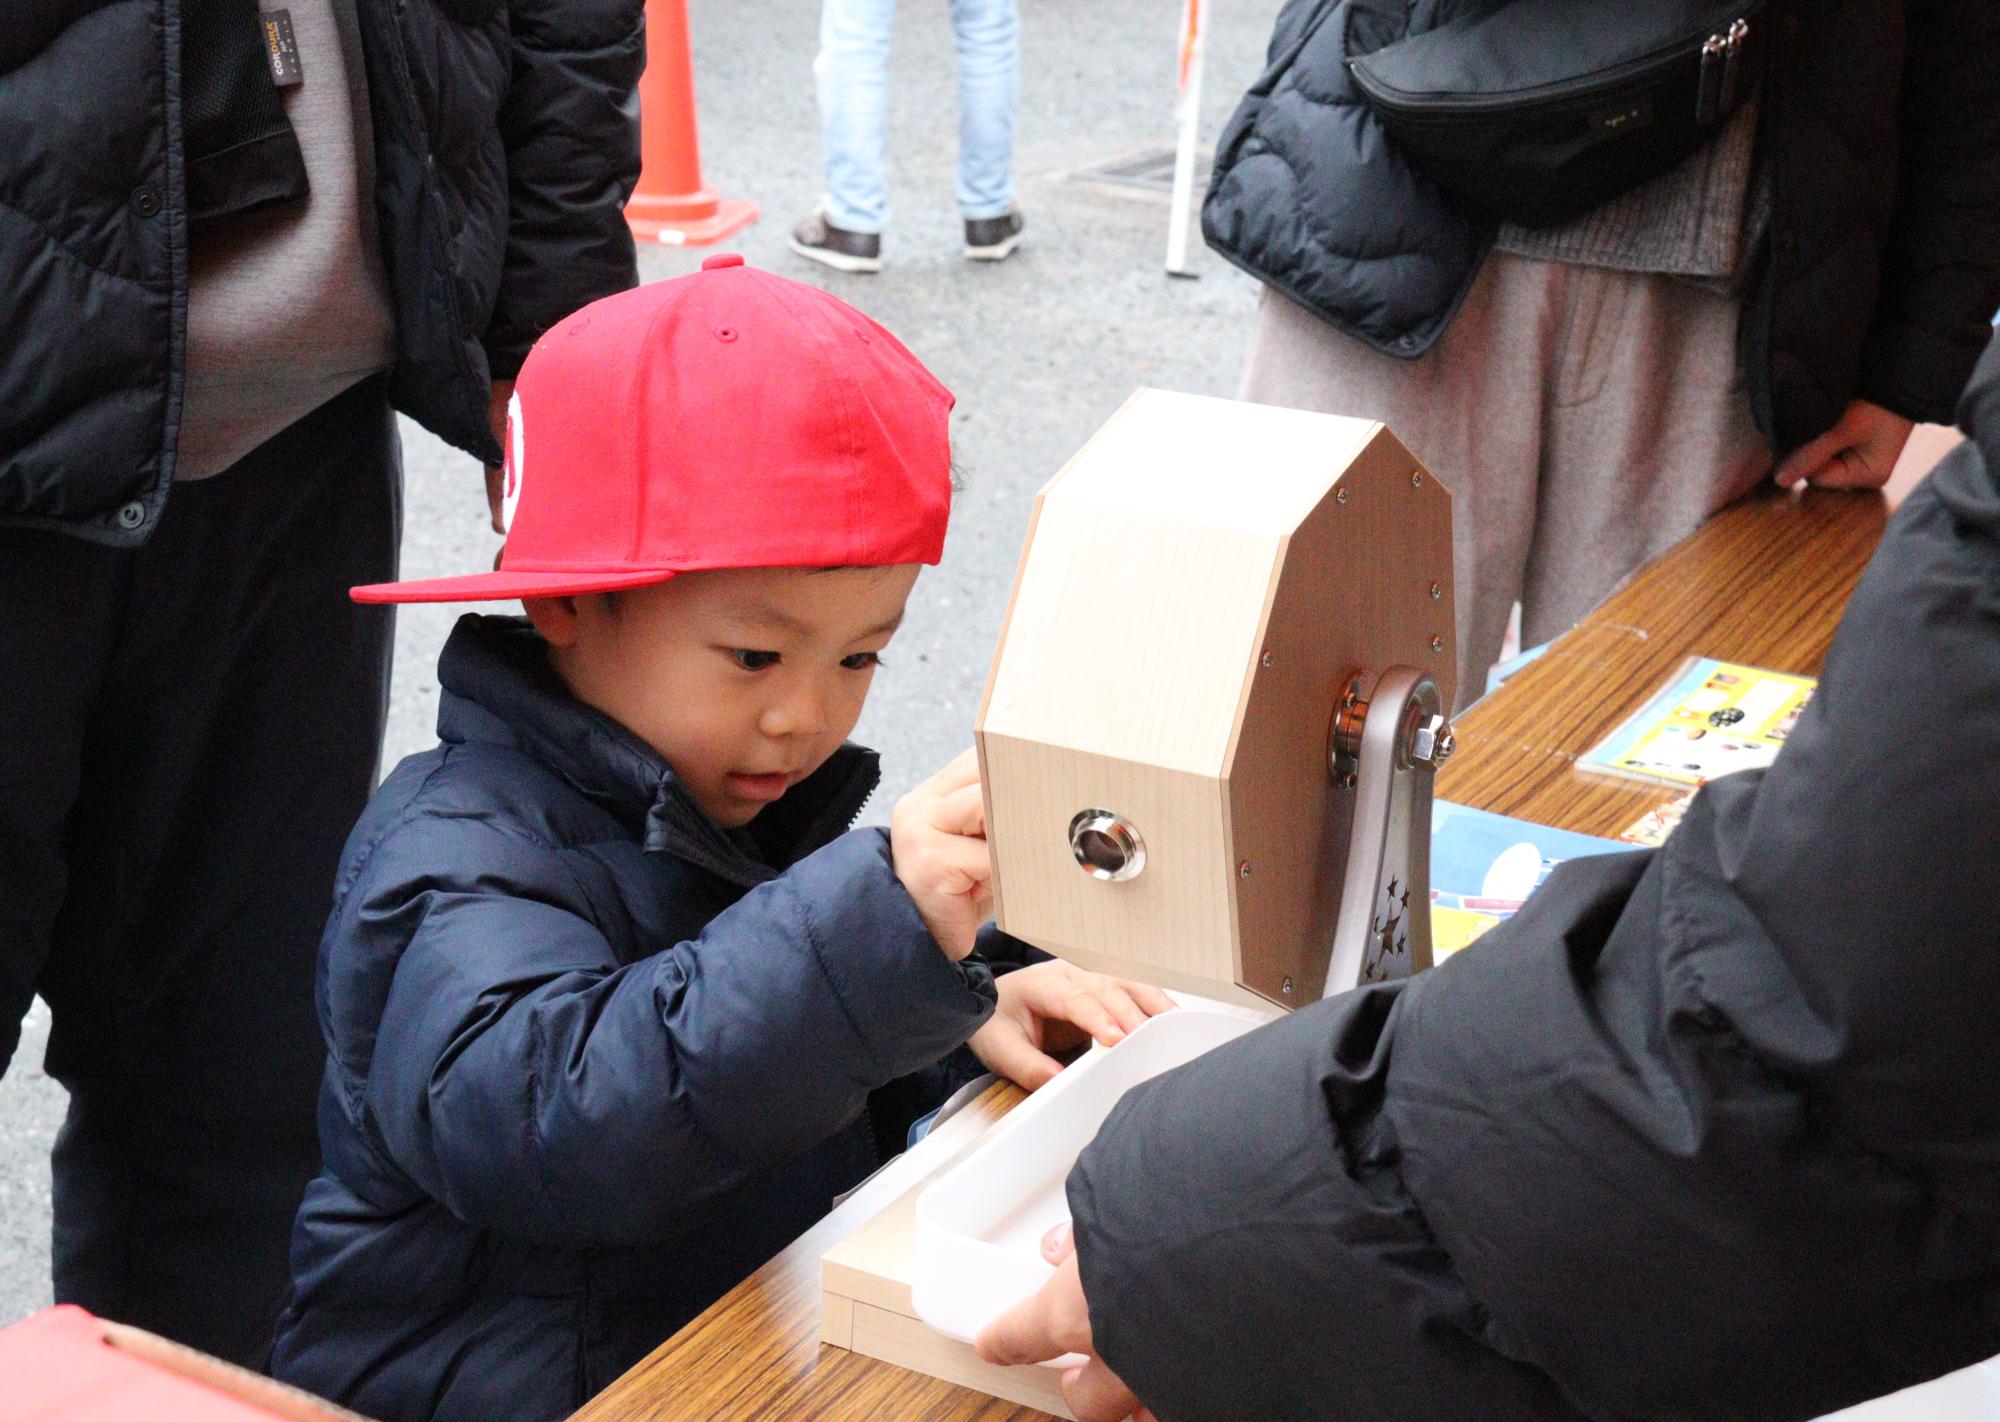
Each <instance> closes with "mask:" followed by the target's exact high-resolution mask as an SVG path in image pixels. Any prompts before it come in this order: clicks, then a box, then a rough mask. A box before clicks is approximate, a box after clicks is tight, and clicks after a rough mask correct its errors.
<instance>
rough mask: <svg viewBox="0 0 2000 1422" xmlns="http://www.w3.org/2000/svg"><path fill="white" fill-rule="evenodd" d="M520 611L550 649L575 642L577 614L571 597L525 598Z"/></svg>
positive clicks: (574, 601) (573, 599) (522, 600)
mask: <svg viewBox="0 0 2000 1422" xmlns="http://www.w3.org/2000/svg"><path fill="white" fill-rule="evenodd" d="M521 610H522V611H524V612H526V613H527V614H528V621H530V622H532V623H534V624H535V630H536V631H537V632H539V633H541V634H542V640H543V641H544V642H547V643H548V644H549V645H550V646H551V647H567V646H571V645H572V644H574V643H575V641H576V630H577V612H576V599H575V598H573V597H525V598H522V599H521Z"/></svg>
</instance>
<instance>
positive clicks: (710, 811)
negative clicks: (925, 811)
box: [527, 564, 918, 829]
mask: <svg viewBox="0 0 2000 1422" xmlns="http://www.w3.org/2000/svg"><path fill="white" fill-rule="evenodd" d="M917 572H918V569H917V566H916V565H915V564H908V565H904V566H900V567H888V568H841V569H836V570H832V571H816V570H812V569H804V568H742V569H726V570H719V571H715V572H705V573H683V574H682V575H680V576H679V577H677V578H673V579H671V580H670V581H668V582H664V583H659V584H656V585H655V586H652V587H646V588H637V589H634V590H632V591H630V592H626V593H622V594H619V595H618V597H617V598H615V599H607V598H605V597H603V596H586V597H577V598H546V599H540V598H538V599H534V600H532V601H530V602H529V603H528V604H527V608H528V615H529V616H530V617H531V618H533V620H534V623H535V626H536V627H537V628H539V629H540V631H541V633H542V635H543V637H545V638H546V639H547V640H548V642H549V645H550V647H551V649H552V654H553V657H554V660H555V664H556V669H557V670H558V671H559V672H560V673H561V674H562V677H563V680H564V681H565V682H566V683H568V685H569V688H570V690H571V691H572V692H573V693H574V694H575V695H576V697H577V698H578V699H579V700H581V701H584V702H586V703H588V704H589V705H591V706H595V707H596V708H597V709H598V710H600V711H602V712H604V713H605V714H606V715H607V716H610V717H611V718H612V719H613V720H615V721H617V722H618V723H619V724H620V725H622V726H624V727H625V728H626V729H627V730H629V731H631V732H633V733H634V734H635V735H637V736H638V737H640V739H642V740H644V741H645V742H646V743H647V744H648V745H650V746H652V747H653V749H654V750H656V751H658V752H659V753H660V754H661V755H663V756H665V757H666V759H667V762H668V764H670V765H672V766H673V768H674V772H675V774H676V775H677V776H679V778H680V781H681V784H682V785H684V786H685V787H686V788H687V791H688V793H689V794H690V795H691V796H693V798H694V802H695V803H696V804H697V805H699V806H700V807H701V809H702V812H703V813H704V814H706V815H707V816H708V817H709V818H710V819H712V820H714V821H715V822H716V823H717V824H718V825H721V826H722V827H723V828H725V829H736V828H739V827H740V826H743V825H746V824H748V823H749V822H750V821H751V820H753V819H755V818H756V816H757V813H758V811H760V810H762V809H763V808H764V807H765V806H766V805H768V804H770V803H771V802H772V801H774V800H776V799H777V798H778V797H779V796H781V795H783V794H784V793H785V791H786V790H787V789H788V788H789V787H791V786H792V785H795V784H797V783H798V782H799V781H800V780H803V779H804V778H805V777H806V776H808V775H810V774H812V772H813V771H815V770H817V769H819V767H820V766H821V765H823V764H825V762H826V758H827V757H828V756H830V755H832V754H833V752H834V751H835V750H836V749H838V748H839V746H840V744H841V742H843V741H844V740H846V739H847V736H848V733H849V732H850V731H852V730H853V729H854V723H855V721H856V720H857V719H859V718H860V715H861V704H862V702H863V701H865V700H866V699H867V697H868V687H869V683H870V682H872V681H873V680H874V675H875V666H876V658H877V653H879V652H880V651H881V650H882V649H883V648H884V647H886V646H887V645H888V644H889V638H890V637H891V636H892V635H893V634H894V632H895V630H896V627H897V625H898V624H899V623H900V622H901V621H902V618H903V604H904V603H905V602H906V601H908V599H909V596H910V589H911V588H912V587H914V586H915V584H916V581H917Z"/></svg>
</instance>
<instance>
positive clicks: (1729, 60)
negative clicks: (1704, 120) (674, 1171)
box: [1716, 20, 1750, 114]
mask: <svg viewBox="0 0 2000 1422" xmlns="http://www.w3.org/2000/svg"><path fill="white" fill-rule="evenodd" d="M1749 38H1750V22H1749V21H1748V20H1738V21H1737V22H1736V23H1735V24H1733V25H1731V26H1730V27H1729V34H1728V35H1727V37H1725V38H1724V40H1723V46H1724V48H1725V49H1727V51H1728V53H1727V54H1725V55H1724V56H1723V60H1722V98H1721V100H1720V101H1719V102H1718V104H1717V106H1716V107H1717V112H1718V114H1726V113H1730V112H1732V111H1733V110H1734V109H1735V107H1736V86H1737V82H1738V81H1739V80H1740V79H1741V78H1742V74H1743V42H1744V41H1745V40H1747V39H1749Z"/></svg>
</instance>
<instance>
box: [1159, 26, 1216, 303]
mask: <svg viewBox="0 0 2000 1422" xmlns="http://www.w3.org/2000/svg"><path fill="white" fill-rule="evenodd" d="M1207 38H1208V0H1184V6H1183V8H1182V11H1181V44H1180V66H1179V70H1180V72H1179V80H1178V83H1177V85H1176V90H1175V117H1176V118H1177V119H1178V120H1179V127H1180V136H1179V141H1178V144H1177V146H1176V148H1175V150H1174V195H1173V201H1172V205H1171V210H1170V212H1169V214H1168V218H1167V275H1168V276H1173V277H1195V276H1199V275H1200V273H1199V272H1194V271H1190V270H1189V269H1188V264H1187V236H1188V219H1189V217H1190V216H1191V213H1192V208H1193V203H1194V160H1195V149H1196V147H1197V145H1198V144H1199V143H1200V141H1201V70H1202V64H1203V61H1204V60H1205V59H1206V58H1207V53H1206V51H1207V48H1208V46H1207V42H1206V41H1207Z"/></svg>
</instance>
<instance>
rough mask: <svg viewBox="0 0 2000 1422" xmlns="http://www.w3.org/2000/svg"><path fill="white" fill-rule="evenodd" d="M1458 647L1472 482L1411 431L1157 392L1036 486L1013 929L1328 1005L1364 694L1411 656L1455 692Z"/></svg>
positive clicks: (997, 696) (1018, 619) (1007, 912)
mask: <svg viewBox="0 0 2000 1422" xmlns="http://www.w3.org/2000/svg"><path fill="white" fill-rule="evenodd" d="M1455 656H1456V647H1455V642H1454V637H1453V631H1452V595H1451V500H1450V495H1449V494H1448V493H1447V492H1446V491H1445V489H1444V488H1443V487H1441V486H1440V485H1439V484H1438V482H1437V480H1436V479H1434V478H1432V477H1431V476H1430V474H1429V472H1428V471H1427V470H1426V469H1424V468H1423V466H1422V465H1420V464H1419V463H1418V462H1417V461H1416V460H1415V459H1414V458H1412V457H1411V455H1410V452H1409V451H1408V450H1407V449H1405V448H1404V447H1403V445H1402V444H1401V443H1400V442H1399V441H1398V440H1397V439H1396V437H1395V436H1394V435H1392V434H1391V433H1390V432H1389V431H1388V430H1387V429H1386V428H1385V427H1384V426H1383V425H1381V424H1380V423H1379V422H1376V421H1371V420H1363V419H1348V418H1343V417H1340V416H1333V415H1321V414H1312V413H1308V412H1304V411H1298V410H1284V409H1278V408H1275V407H1272V406H1264V405H1252V404H1245V403H1241V402H1237V401H1230V400H1217V399H1210V398H1205V397H1200V396H1192V395H1177V394H1170V393H1167V392H1164V391H1157V390H1141V391H1139V392H1138V393H1136V394H1134V395H1133V396H1132V397H1131V399H1129V400H1128V401H1126V403H1125V405H1124V406H1123V407H1122V408H1121V409H1120V410H1119V411H1118V412H1117V414H1115V415H1114V416H1113V417H1112V418H1111V420H1110V421H1109V422H1108V423H1107V424H1105V426H1104V427H1103V428H1102V429H1100V430H1099V431H1098V432H1097V433H1096V435H1094V436H1093V437H1092V438H1091V440H1090V441H1089V443H1088V444H1086V445H1085V446H1084V447H1083V449H1082V450H1080V451H1079V452H1078V453H1077V454H1076V456H1075V457H1074V458H1072V459H1071V460H1070V461H1069V463H1068V464H1067V465H1066V466H1065V467H1064V468H1063V470H1062V471H1061V472H1060V473H1059V474H1057V475H1056V477H1055V478H1054V479H1052V480H1051V481H1050V482H1049V483H1048V485H1047V486H1046V487H1045V488H1043V490H1042V491H1041V493H1040V494H1039V495H1038V496H1037V497H1036V500H1035V508H1034V514H1033V520H1032V523H1031V525H1030V529H1029V534H1028V541H1027V547H1026V549H1025V550H1024V552H1023V554H1022V557H1021V562H1020V567H1019V570H1018V572H1017V574H1016V578H1015V584H1014V591H1013V598H1012V601H1011V603H1010V606H1009V609H1008V614H1007V621H1006V625H1005V629H1004V631H1003V632H1002V635H1001V642H1000V647H999V650H998V652H997V654H996V656H995V659H994V663H993V668H992V672H991V674H990V676H989V678H988V681H987V686H986V694H985V699H984V702H983V704H982V706H981V710H980V716H979V723H978V728H977V740H978V746H979V755H980V763H981V768H982V773H983V777H984V783H985V787H986V804H987V834H988V837H989V839H990V840H991V842H992V847H993V856H994V873H995V889H996V896H997V912H998V916H999V921H1000V925H1001V926H1002V927H1003V928H1004V929H1006V930H1007V931H1008V932H1009V933H1012V934H1014V935H1016V936H1017V937H1020V938H1023V939H1026V940H1027V941H1029V942H1031V943H1034V944H1036V945H1038V946H1040V947H1042V948H1045V949H1047V950H1049V951H1050V952H1052V953H1055V954H1058V955H1059V956H1061V957H1063V958H1066V959H1069V960H1071V961H1073V962H1076V963H1078V964H1080V965H1082V966H1085V967H1089V968H1094V969H1098V970H1100V971H1104V972H1112V973H1118V974H1121V975H1125V976H1130V977H1136V978H1141V979H1144V980H1146V981H1149V982H1154V983H1158V984H1161V985H1162V986H1166V987H1171V988H1177V989H1182V990H1185V991H1189V992H1194V993H1198V994H1201V995H1203V996H1207V997H1213V998H1220V999H1223V1000H1233V1001H1238V1002H1248V1003H1253V1004H1256V1005H1269V1004H1275V1005H1278V1006H1281V1007H1292V1006H1297V1005H1300V1004H1303V1003H1307V1002H1312V1001H1316V1000H1318V998H1319V997H1320V995H1321V992H1322V989H1323V988H1324V987H1325V985H1326V979H1327V972H1328V958H1329V953H1330V950H1331V945H1332V941H1333V938H1334V931H1335V922H1336V918H1337V917H1338V915H1339V910H1340V900H1341V881H1342V871H1343V867H1344V866H1345V865H1346V863H1347V858H1348V849H1349V837H1350V835H1351V833H1352V831H1353V824H1354V819H1355V815H1354V799H1353V794H1352V793H1351V792H1352V789H1353V777H1352V776H1347V777H1341V776H1340V775H1339V773H1338V771H1337V769H1336V770H1333V771H1331V772H1330V744H1331V741H1332V740H1333V739H1335V738H1336V737H1335V732H1336V722H1337V721H1338V719H1339V713H1340V711H1341V708H1342V705H1343V702H1348V703H1349V704H1351V702H1352V696H1351V693H1353V692H1358V693H1359V694H1360V695H1361V696H1364V697H1365V696H1366V695H1367V692H1368V688H1369V686H1370V685H1371V683H1372V682H1373V681H1374V679H1375V678H1376V677H1377V676H1378V675H1380V674H1381V673H1382V672H1383V670H1384V669H1386V668H1392V667H1394V668H1406V669H1416V670H1418V671H1419V672H1421V673H1424V674H1427V675H1428V677H1429V678H1430V679H1431V680H1433V681H1434V682H1435V684H1436V689H1437V692H1438V695H1439V697H1440V698H1441V700H1442V703H1443V706H1444V707H1446V708H1448V707H1449V706H1450V704H1451V698H1452V693H1453V689H1454V681H1455V676H1454V666H1455ZM1343 778H1344V779H1345V780H1346V782H1347V783H1346V784H1345V785H1343V784H1342V780H1343ZM1423 907H1424V906H1422V905H1420V906H1419V908H1420V910H1421V909H1422V908H1423Z"/></svg>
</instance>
